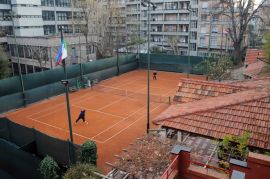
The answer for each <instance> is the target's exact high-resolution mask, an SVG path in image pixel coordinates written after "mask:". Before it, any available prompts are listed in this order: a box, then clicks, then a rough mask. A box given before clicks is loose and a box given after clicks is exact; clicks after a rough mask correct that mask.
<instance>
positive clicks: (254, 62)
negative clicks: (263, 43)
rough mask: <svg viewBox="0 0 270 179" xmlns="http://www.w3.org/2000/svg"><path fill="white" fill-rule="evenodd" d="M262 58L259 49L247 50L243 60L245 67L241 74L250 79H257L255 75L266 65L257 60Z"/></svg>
mask: <svg viewBox="0 0 270 179" xmlns="http://www.w3.org/2000/svg"><path fill="white" fill-rule="evenodd" d="M258 57H259V58H263V57H264V51H263V50H259V49H248V50H247V53H246V58H245V64H246V65H247V67H246V68H245V69H244V72H243V74H244V75H246V76H249V77H251V78H255V77H257V75H258V74H259V73H260V72H261V71H262V69H263V68H264V67H265V66H266V63H265V62H263V61H261V60H259V59H258Z"/></svg>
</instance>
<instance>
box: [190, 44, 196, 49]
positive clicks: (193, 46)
mask: <svg viewBox="0 0 270 179" xmlns="http://www.w3.org/2000/svg"><path fill="white" fill-rule="evenodd" d="M189 47H190V50H191V51H196V43H190V44H189Z"/></svg>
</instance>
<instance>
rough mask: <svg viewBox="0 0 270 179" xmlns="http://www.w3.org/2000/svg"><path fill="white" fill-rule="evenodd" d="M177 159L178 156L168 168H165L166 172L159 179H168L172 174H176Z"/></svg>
mask: <svg viewBox="0 0 270 179" xmlns="http://www.w3.org/2000/svg"><path fill="white" fill-rule="evenodd" d="M178 158H179V155H177V156H176V157H175V158H174V159H173V161H172V163H171V164H170V166H169V167H168V168H167V170H166V171H165V172H164V173H163V175H162V176H161V177H160V179H168V178H169V177H170V176H171V175H172V174H177V172H178V171H177V167H178V166H177V164H178Z"/></svg>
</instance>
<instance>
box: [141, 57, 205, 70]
mask: <svg viewBox="0 0 270 179" xmlns="http://www.w3.org/2000/svg"><path fill="white" fill-rule="evenodd" d="M203 60H204V58H202V57H196V56H190V58H189V57H188V56H181V55H168V54H150V68H151V69H153V70H161V71H171V72H178V73H191V74H204V71H199V70H197V69H196V68H195V66H196V65H197V64H199V63H200V62H202V61H203ZM147 64H148V55H147V54H140V55H139V65H140V68H147Z"/></svg>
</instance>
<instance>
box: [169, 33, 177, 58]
mask: <svg viewBox="0 0 270 179" xmlns="http://www.w3.org/2000/svg"><path fill="white" fill-rule="evenodd" d="M168 44H169V45H170V46H171V48H172V49H173V54H175V55H178V54H179V51H178V39H177V37H176V36H173V37H169V39H168Z"/></svg>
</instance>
